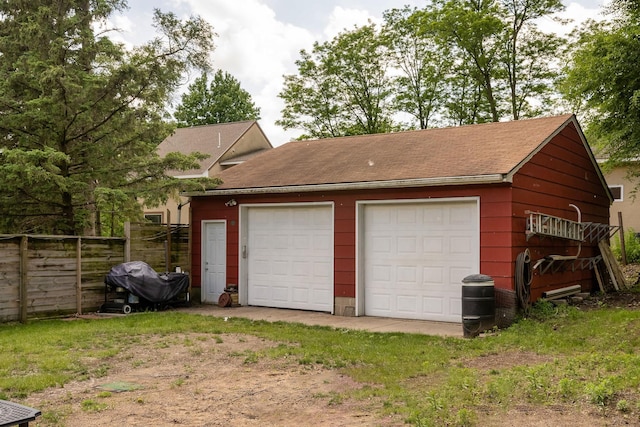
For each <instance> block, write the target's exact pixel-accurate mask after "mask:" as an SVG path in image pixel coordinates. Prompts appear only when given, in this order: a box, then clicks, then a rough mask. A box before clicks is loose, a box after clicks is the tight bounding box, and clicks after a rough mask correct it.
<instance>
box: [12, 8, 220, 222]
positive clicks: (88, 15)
mask: <svg viewBox="0 0 640 427" xmlns="http://www.w3.org/2000/svg"><path fill="white" fill-rule="evenodd" d="M125 7H126V2H125V1H124V0H108V1H107V0H66V1H61V0H57V1H51V0H47V1H45V0H34V1H31V2H23V1H18V0H9V1H5V2H3V3H2V4H0V14H1V15H2V17H3V19H2V20H0V52H1V53H2V55H0V218H2V219H1V220H0V229H1V230H2V231H4V232H27V231H32V232H49V233H65V234H80V233H99V231H100V230H99V229H98V226H99V224H100V219H99V217H100V208H106V207H107V206H109V209H113V210H116V211H121V212H126V211H131V212H133V211H136V212H138V214H140V213H141V209H140V206H139V204H138V200H139V199H144V200H145V201H147V202H150V203H157V202H158V201H159V200H163V199H166V197H167V196H168V193H169V192H170V191H171V190H172V189H175V188H178V186H180V185H183V183H181V182H179V181H178V180H176V179H173V178H170V177H168V176H167V175H166V173H165V171H167V170H168V169H189V168H192V167H194V166H195V165H194V162H195V160H196V159H197V158H201V157H199V156H197V155H196V156H184V155H180V154H177V153H173V154H171V155H168V156H166V158H162V159H161V158H159V157H158V155H157V154H156V147H157V145H158V144H159V143H160V142H161V141H162V140H163V139H164V138H165V137H166V136H167V135H168V134H169V133H170V132H171V127H170V126H169V125H167V124H166V122H164V121H163V119H164V118H165V117H166V116H167V114H166V112H165V105H167V103H168V100H169V97H170V95H171V94H172V93H173V92H174V91H175V90H176V89H177V88H178V86H179V82H180V80H181V75H182V74H183V73H184V72H185V70H186V69H187V67H192V66H194V67H201V68H206V67H207V66H208V57H209V52H210V50H211V49H212V37H213V33H212V30H211V28H210V26H209V25H208V24H207V23H206V22H204V21H203V20H202V19H200V18H196V17H194V18H191V19H189V20H187V21H184V22H183V21H180V20H178V19H177V18H176V17H175V15H173V14H172V13H162V12H160V11H158V10H156V11H155V15H154V25H155V27H156V29H157V30H158V32H159V35H158V36H157V37H156V38H154V39H153V40H151V41H149V42H148V43H147V44H145V45H143V46H140V47H137V48H134V49H132V50H127V49H125V47H124V46H123V45H121V44H116V43H114V42H113V41H112V40H110V39H109V38H108V37H106V35H105V34H96V32H95V30H94V28H96V26H95V24H96V23H98V22H105V21H106V19H107V18H108V17H109V16H110V15H111V14H113V13H114V12H117V11H120V10H122V9H124V8H125ZM209 184H211V183H205V185H209ZM194 185H195V184H194ZM198 185H200V183H199V184H198ZM114 203H116V205H115V206H114V205H113V204H114Z"/></svg>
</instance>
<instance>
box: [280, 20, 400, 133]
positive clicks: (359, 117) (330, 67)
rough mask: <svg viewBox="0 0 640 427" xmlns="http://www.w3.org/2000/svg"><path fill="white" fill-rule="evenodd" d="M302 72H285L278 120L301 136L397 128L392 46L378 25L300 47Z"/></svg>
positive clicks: (376, 131) (299, 66)
mask: <svg viewBox="0 0 640 427" xmlns="http://www.w3.org/2000/svg"><path fill="white" fill-rule="evenodd" d="M300 56H301V59H299V60H298V61H296V65H297V67H298V74H297V75H288V76H285V82H284V89H283V90H282V91H281V92H280V94H279V96H280V97H281V98H282V99H283V100H284V102H285V107H284V109H283V111H282V119H281V120H279V121H278V122H277V124H279V125H281V126H282V127H284V128H285V129H292V128H301V129H303V130H304V131H305V132H306V133H305V134H304V135H303V136H302V137H301V138H327V137H336V136H344V135H361V134H372V133H382V132H389V131H391V130H392V129H394V128H395V124H394V123H393V121H392V119H391V116H392V109H391V105H390V103H391V100H390V95H391V82H390V78H389V75H388V73H387V66H388V56H387V49H386V47H385V44H384V42H383V39H382V37H380V35H379V33H378V31H377V29H376V27H375V25H373V24H370V25H366V26H363V27H360V28H356V29H354V30H352V31H347V32H344V33H341V34H340V35H338V36H337V37H336V38H334V39H333V40H331V41H328V42H325V43H322V44H319V43H315V44H314V46H313V50H312V52H311V53H308V52H306V51H304V50H303V51H301V53H300Z"/></svg>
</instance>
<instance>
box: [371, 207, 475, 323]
mask: <svg viewBox="0 0 640 427" xmlns="http://www.w3.org/2000/svg"><path fill="white" fill-rule="evenodd" d="M363 217H364V238H363V239H362V241H361V242H360V244H361V245H362V246H363V247H362V253H363V254H364V262H363V264H364V312H365V315H368V316H381V317H397V318H407V319H421V320H436V321H445V322H461V310H462V309H461V292H462V279H463V278H464V277H465V276H467V275H469V274H474V273H477V272H478V269H479V263H480V262H479V259H480V243H479V242H480V232H479V213H478V203H477V201H476V200H469V199H463V200H460V201H458V200H455V199H453V200H447V201H440V202H425V203H391V204H367V205H365V207H364V216H363Z"/></svg>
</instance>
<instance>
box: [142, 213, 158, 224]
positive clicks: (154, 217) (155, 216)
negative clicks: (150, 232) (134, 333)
mask: <svg viewBox="0 0 640 427" xmlns="http://www.w3.org/2000/svg"><path fill="white" fill-rule="evenodd" d="M144 219H146V220H147V221H150V222H152V223H154V224H162V214H144Z"/></svg>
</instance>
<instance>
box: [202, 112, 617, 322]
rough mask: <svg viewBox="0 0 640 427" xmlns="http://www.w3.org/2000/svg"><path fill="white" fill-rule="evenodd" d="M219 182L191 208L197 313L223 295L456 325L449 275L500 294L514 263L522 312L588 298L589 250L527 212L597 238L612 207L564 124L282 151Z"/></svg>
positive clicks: (304, 145) (436, 132)
mask: <svg viewBox="0 0 640 427" xmlns="http://www.w3.org/2000/svg"><path fill="white" fill-rule="evenodd" d="M221 177H222V178H223V180H224V183H223V184H222V185H220V186H219V187H217V188H216V189H213V190H210V191H207V192H204V193H198V194H193V195H192V196H193V197H192V199H191V207H192V226H193V229H192V243H191V244H192V266H191V271H192V284H193V286H194V287H195V289H196V290H197V288H198V287H200V288H201V299H202V301H204V302H210V303H215V302H216V301H217V298H218V296H219V295H220V293H221V292H222V291H223V289H224V287H226V286H227V285H228V284H237V285H238V289H239V301H240V303H241V304H245V305H247V304H248V305H258V306H268V307H281V308H295V309H304V310H316V311H327V312H331V313H335V314H338V315H347V316H349V315H356V316H359V315H372V316H383V317H398V318H413V319H427V320H440V321H451V322H460V321H461V281H462V279H463V278H464V277H466V276H468V275H470V274H476V273H482V274H486V275H489V276H491V277H492V278H493V279H494V281H495V285H496V287H497V288H499V289H503V290H507V291H514V290H515V289H516V282H518V279H519V277H518V274H521V273H519V272H520V269H519V268H518V266H517V265H516V263H517V259H519V258H521V257H519V255H520V254H525V253H526V254H527V255H528V257H530V259H531V263H530V264H529V265H531V264H535V269H534V270H533V273H534V274H533V280H532V284H531V294H532V295H531V297H532V300H534V301H535V300H536V299H538V298H539V297H540V296H541V295H542V293H543V292H546V291H550V290H553V289H558V288H563V287H568V286H570V285H575V284H579V285H580V286H581V287H582V288H583V289H584V290H586V291H588V290H590V289H591V288H592V286H593V282H594V276H593V272H592V270H591V269H590V268H589V267H590V265H591V263H590V262H591V260H592V259H594V257H595V256H596V255H598V253H599V250H598V246H597V239H594V238H593V236H592V237H591V238H590V239H587V240H585V239H583V238H582V236H571V235H566V236H564V238H557V237H550V236H549V235H547V234H545V231H548V230H547V229H545V230H543V229H540V231H539V232H534V231H533V229H534V228H533V224H531V222H532V221H534V222H536V221H537V220H539V219H540V218H539V217H532V212H542V213H544V214H548V215H551V216H554V217H557V218H560V219H561V221H562V225H566V224H570V223H571V221H573V222H577V221H581V222H589V223H591V224H602V226H603V229H604V230H605V232H608V221H609V206H610V204H611V195H610V193H609V191H608V188H607V185H606V182H605V180H604V178H603V176H602V173H601V171H600V169H599V167H598V165H597V162H596V160H595V158H594V156H593V153H592V152H591V150H590V148H589V146H588V144H587V142H586V140H585V138H584V135H583V134H582V131H581V129H580V126H579V125H578V123H577V120H576V118H575V117H574V116H573V115H564V116H558V117H550V118H540V119H532V120H521V121H514V122H509V123H487V124H481V125H473V126H462V127H456V128H447V129H428V130H419V131H412V132H399V133H391V134H378V135H363V136H354V137H346V138H335V139H325V140H317V141H299V142H290V143H288V144H285V145H282V146H280V147H277V148H275V149H273V150H269V151H266V152H264V153H262V154H260V155H259V156H256V157H254V158H253V159H251V160H249V161H247V162H245V163H243V164H242V165H239V166H236V167H234V168H232V169H229V170H226V171H223V172H222V174H221ZM536 218H537V219H536ZM605 234H606V233H605ZM598 238H602V236H600V237H598ZM583 240H585V241H583ZM551 255H554V256H555V257H554V258H553V259H554V260H557V262H556V261H548V258H547V257H549V256H551Z"/></svg>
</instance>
